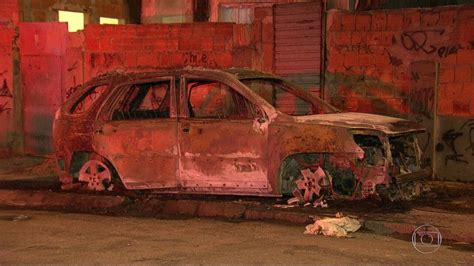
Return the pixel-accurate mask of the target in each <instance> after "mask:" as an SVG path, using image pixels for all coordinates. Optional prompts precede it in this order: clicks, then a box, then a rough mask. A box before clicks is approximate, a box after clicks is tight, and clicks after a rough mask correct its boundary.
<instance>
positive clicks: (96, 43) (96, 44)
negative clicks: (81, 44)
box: [85, 37, 100, 51]
mask: <svg viewBox="0 0 474 266" xmlns="http://www.w3.org/2000/svg"><path fill="white" fill-rule="evenodd" d="M85 42H86V43H85V49H86V50H88V51H98V50H100V40H99V38H92V37H89V38H85Z"/></svg>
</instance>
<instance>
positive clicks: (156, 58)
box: [137, 51, 160, 66]
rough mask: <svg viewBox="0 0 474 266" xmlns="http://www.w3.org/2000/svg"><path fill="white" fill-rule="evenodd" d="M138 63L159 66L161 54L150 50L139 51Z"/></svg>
mask: <svg viewBox="0 0 474 266" xmlns="http://www.w3.org/2000/svg"><path fill="white" fill-rule="evenodd" d="M137 63H138V65H139V66H159V65H160V54H156V53H150V52H145V51H143V52H138V53H137Z"/></svg>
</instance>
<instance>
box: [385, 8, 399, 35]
mask: <svg viewBox="0 0 474 266" xmlns="http://www.w3.org/2000/svg"><path fill="white" fill-rule="evenodd" d="M395 12H397V13H395ZM395 12H390V13H388V15H387V21H388V22H387V30H394V31H398V30H401V29H403V13H401V12H400V13H398V12H399V11H395Z"/></svg>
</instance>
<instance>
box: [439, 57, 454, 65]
mask: <svg viewBox="0 0 474 266" xmlns="http://www.w3.org/2000/svg"><path fill="white" fill-rule="evenodd" d="M441 62H442V63H443V64H446V65H456V64H457V55H456V54H450V55H448V56H446V57H444V58H442V59H441Z"/></svg>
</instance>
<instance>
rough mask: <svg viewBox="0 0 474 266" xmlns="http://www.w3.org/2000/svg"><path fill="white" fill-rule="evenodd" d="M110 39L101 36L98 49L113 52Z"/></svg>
mask: <svg viewBox="0 0 474 266" xmlns="http://www.w3.org/2000/svg"><path fill="white" fill-rule="evenodd" d="M111 41H112V40H111V39H109V38H102V39H101V40H100V50H101V51H104V52H113V48H114V46H113V45H112V44H111Z"/></svg>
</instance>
